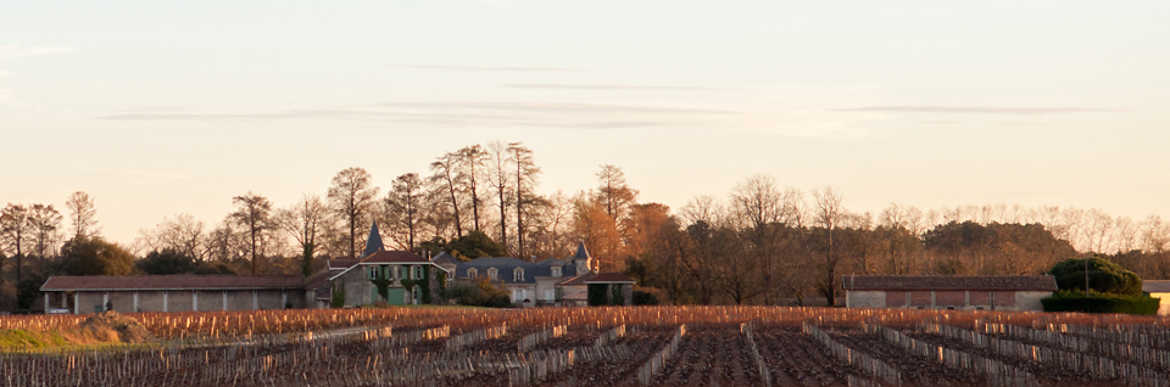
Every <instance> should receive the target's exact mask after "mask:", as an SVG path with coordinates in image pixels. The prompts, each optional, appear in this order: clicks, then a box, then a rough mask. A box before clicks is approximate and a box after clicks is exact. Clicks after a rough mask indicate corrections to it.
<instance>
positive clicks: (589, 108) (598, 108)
mask: <svg viewBox="0 0 1170 387" xmlns="http://www.w3.org/2000/svg"><path fill="white" fill-rule="evenodd" d="M378 106H382V107H393V108H410V109H427V110H445V111H450V110H480V111H484V110H489V111H490V110H494V111H513V112H531V113H614V114H617V113H646V114H712V115H720V114H735V113H737V112H734V111H730V110H718V109H706V108H692V107H674V106H669V107H659V106H643V105H606V104H586V103H551V102H550V103H543V102H388V103H382V104H379V105H378Z"/></svg>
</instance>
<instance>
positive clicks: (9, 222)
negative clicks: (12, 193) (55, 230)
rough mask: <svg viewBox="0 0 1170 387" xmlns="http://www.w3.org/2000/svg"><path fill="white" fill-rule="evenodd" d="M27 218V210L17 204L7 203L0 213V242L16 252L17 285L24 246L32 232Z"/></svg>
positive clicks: (20, 276) (1, 266) (1, 264)
mask: <svg viewBox="0 0 1170 387" xmlns="http://www.w3.org/2000/svg"><path fill="white" fill-rule="evenodd" d="M28 217H29V213H28V208H27V207H25V206H22V205H18V204H12V203H8V205H7V206H5V207H4V210H3V211H2V212H0V242H3V244H4V245H7V246H9V248H10V249H12V250H13V251H15V252H16V282H17V283H20V280H21V279H22V275H23V274H22V268H23V266H24V244H25V241H26V240H27V239H28V238H29V237H30V236H31V234H32V233H33V232H34V231H33V229H32V224H31V223H29V219H28ZM0 256H3V254H0ZM3 267H4V265H3V262H0V269H2V268H3ZM0 272H2V270H0ZM2 279H3V276H2V275H0V280H2ZM0 282H2V281H0Z"/></svg>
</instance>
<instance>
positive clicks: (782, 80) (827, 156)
mask: <svg viewBox="0 0 1170 387" xmlns="http://www.w3.org/2000/svg"><path fill="white" fill-rule="evenodd" d="M1167 20H1170V2H1166V1H1126V2H1101V1H1068V0H1065V1H1039V0H1036V1H1028V2H1019V1H979V2H940V1H889V2H869V1H852V2H788V1H728V2H714V1H679V0H674V1H588V2H582V1H550V0H543V1H505V0H493V1H471V0H465V1H444V0H426V1H421V0H417V1H388V0H382V1H330V2H325V1H321V2H310V1H213V0H207V1H199V2H172V1H145V0H142V1H130V0H124V1H119V0H110V1H103V2H62V1H14V0H13V1H8V0H4V1H3V5H2V6H0V204H2V203H52V204H55V205H56V206H57V207H63V204H64V201H65V199H66V197H67V196H68V195H69V194H70V193H71V192H73V191H78V190H81V191H86V192H88V193H89V194H90V195H91V196H93V197H94V198H95V201H96V204H97V210H98V221H99V222H100V224H101V228H102V232H103V234H104V235H105V236H106V237H107V238H109V239H113V240H115V241H119V242H125V243H129V242H132V241H133V240H134V238H135V237H136V236H137V235H138V230H140V229H148V228H151V227H153V226H154V225H155V224H157V223H159V222H160V221H162V220H163V218H164V217H173V216H175V215H177V214H179V213H189V214H192V215H194V216H195V217H196V218H198V219H201V220H204V221H206V222H209V223H214V222H217V221H218V220H219V219H222V217H223V216H224V215H225V214H227V213H228V212H230V211H231V207H232V204H231V197H232V196H235V195H239V194H242V193H245V192H248V191H253V192H256V193H260V194H263V195H266V196H268V197H269V198H271V199H272V200H273V202H274V203H275V204H277V205H279V206H285V205H288V204H291V203H292V202H294V201H295V200H297V199H298V198H300V197H301V196H302V195H303V194H306V193H316V194H322V195H323V194H324V193H325V190H326V189H327V187H328V184H329V180H330V178H331V177H332V176H333V175H334V174H336V173H337V172H338V171H340V170H341V169H344V168H346V167H350V166H360V167H363V168H365V169H367V170H368V171H370V173H371V174H372V175H373V177H374V179H375V183H376V184H377V185H379V186H381V187H388V186H389V185H390V181H391V180H392V179H393V178H394V177H395V176H398V175H400V174H403V173H407V172H425V171H426V167H427V164H428V163H429V162H430V161H431V160H432V159H433V158H434V157H436V156H438V155H440V154H442V153H444V152H448V151H452V150H455V149H458V148H459V147H462V146H465V145H470V144H476V143H487V142H490V141H496V140H499V141H523V142H524V143H525V144H527V145H528V146H530V147H531V148H532V149H533V150H534V151H535V158H536V162H537V164H538V165H539V166H540V167H542V168H543V176H542V177H541V182H540V187H539V189H540V191H542V192H546V193H551V192H554V191H556V190H563V191H565V192H566V193H570V194H571V193H575V192H577V191H579V190H583V189H589V188H591V187H593V186H595V185H596V178H595V176H594V174H595V173H596V171H597V170H598V167H599V165H601V164H613V165H616V166H618V167H620V168H622V169H623V170H624V171H625V173H626V177H627V180H628V181H629V183H630V184H631V185H632V186H633V187H634V188H636V189H638V190H639V191H640V192H641V193H640V196H639V199H640V200H642V201H654V202H661V203H664V204H667V205H670V206H671V207H673V208H678V207H680V206H682V205H683V204H685V203H686V202H687V201H688V200H689V199H691V198H693V197H695V196H697V195H714V196H716V197H723V196H726V195H727V193H728V192H730V191H731V190H732V189H733V188H734V186H735V185H736V184H738V183H739V182H741V181H743V180H745V179H746V178H748V177H749V176H751V175H755V174H766V175H770V176H773V177H774V178H775V179H776V181H777V183H778V184H780V185H781V186H791V187H795V188H799V189H804V190H811V189H815V188H818V187H824V186H832V187H834V188H835V189H836V190H837V191H838V192H840V193H842V194H843V196H844V204H845V206H846V207H848V208H850V209H852V210H854V211H874V212H876V211H880V209H881V208H884V207H885V206H887V205H888V204H889V203H892V202H897V203H901V204H907V205H915V206H919V207H923V208H937V207H944V206H958V205H969V204H987V203H1008V204H1021V205H1060V206H1071V207H1079V208H1098V209H1101V210H1104V211H1106V212H1108V213H1111V214H1113V215H1118V216H1131V217H1135V218H1141V217H1144V216H1146V215H1151V214H1157V215H1162V216H1170V211H1168V209H1167V198H1170V178H1168V177H1170V176H1168V173H1167V171H1168V168H1167V166H1168V165H1170V163H1167V160H1166V158H1165V157H1164V156H1163V155H1164V154H1165V152H1166V149H1167V147H1168V146H1170V130H1167V129H1170V125H1167V124H1168V123H1170V109H1168V107H1170V106H1168V104H1170V75H1168V73H1167V69H1170V45H1168V42H1170V23H1167ZM383 192H384V191H383Z"/></svg>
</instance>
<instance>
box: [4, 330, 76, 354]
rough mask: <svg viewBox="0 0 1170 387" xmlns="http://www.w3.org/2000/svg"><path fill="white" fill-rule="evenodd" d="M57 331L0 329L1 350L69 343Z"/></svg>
mask: <svg viewBox="0 0 1170 387" xmlns="http://www.w3.org/2000/svg"><path fill="white" fill-rule="evenodd" d="M69 344H70V343H69V341H68V340H66V339H65V336H62V335H61V334H60V333H57V332H31V331H26V330H23V329H4V330H0V351H4V352H11V351H29V350H41V349H47V348H55V347H62V346H66V345H69Z"/></svg>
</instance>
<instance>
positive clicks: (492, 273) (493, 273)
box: [487, 267, 499, 281]
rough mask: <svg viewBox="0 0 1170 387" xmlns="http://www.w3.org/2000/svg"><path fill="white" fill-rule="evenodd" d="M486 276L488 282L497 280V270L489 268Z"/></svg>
mask: <svg viewBox="0 0 1170 387" xmlns="http://www.w3.org/2000/svg"><path fill="white" fill-rule="evenodd" d="M487 275H488V279H489V280H492V281H495V280H497V279H499V278H498V277H499V270H496V268H494V267H489V268H488V269H487Z"/></svg>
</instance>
